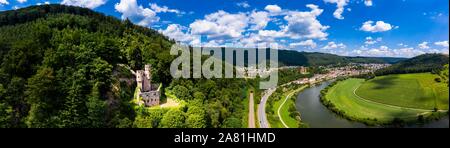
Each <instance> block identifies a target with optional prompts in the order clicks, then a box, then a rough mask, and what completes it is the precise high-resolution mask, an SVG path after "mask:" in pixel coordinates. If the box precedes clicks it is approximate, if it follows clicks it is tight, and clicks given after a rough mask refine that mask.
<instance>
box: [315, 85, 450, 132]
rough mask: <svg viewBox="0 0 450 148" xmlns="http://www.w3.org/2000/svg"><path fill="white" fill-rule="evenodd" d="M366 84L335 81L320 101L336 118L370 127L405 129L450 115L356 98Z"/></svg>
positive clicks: (324, 92) (322, 93) (323, 92)
mask: <svg viewBox="0 0 450 148" xmlns="http://www.w3.org/2000/svg"><path fill="white" fill-rule="evenodd" d="M363 83H364V80H363V79H346V80H342V81H336V82H334V83H332V84H331V85H329V86H328V87H327V88H325V89H323V90H322V91H321V95H320V100H321V102H322V104H323V105H325V106H326V107H327V108H328V109H329V110H331V111H332V112H334V113H335V114H337V115H339V116H341V117H343V118H346V119H347V120H350V121H357V122H361V123H364V124H366V125H371V126H374V125H382V126H405V125H407V124H415V123H426V122H429V121H432V120H437V119H439V118H441V117H443V116H446V115H448V111H432V110H422V109H412V108H407V107H400V106H392V105H385V104H380V103H373V102H371V101H367V100H365V99H363V98H360V97H359V96H357V95H356V94H355V90H356V89H357V88H359V87H360V86H361V85H362V84H363Z"/></svg>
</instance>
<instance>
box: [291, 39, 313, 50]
mask: <svg viewBox="0 0 450 148" xmlns="http://www.w3.org/2000/svg"><path fill="white" fill-rule="evenodd" d="M289 46H291V47H296V46H306V47H309V48H316V47H317V44H316V42H314V41H313V40H306V41H301V42H298V43H291V44H289Z"/></svg>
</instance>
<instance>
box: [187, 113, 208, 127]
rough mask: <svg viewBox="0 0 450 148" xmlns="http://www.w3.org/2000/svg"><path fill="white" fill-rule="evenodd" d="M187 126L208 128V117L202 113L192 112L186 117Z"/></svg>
mask: <svg viewBox="0 0 450 148" xmlns="http://www.w3.org/2000/svg"><path fill="white" fill-rule="evenodd" d="M186 126H187V127H188V128H206V119H205V117H204V116H202V115H198V114H191V115H189V116H188V118H187V119H186Z"/></svg>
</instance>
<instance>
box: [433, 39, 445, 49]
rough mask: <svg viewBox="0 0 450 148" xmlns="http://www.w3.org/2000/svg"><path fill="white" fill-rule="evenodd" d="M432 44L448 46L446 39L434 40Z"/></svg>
mask: <svg viewBox="0 0 450 148" xmlns="http://www.w3.org/2000/svg"><path fill="white" fill-rule="evenodd" d="M434 45H437V46H442V47H445V48H448V41H440V42H434Z"/></svg>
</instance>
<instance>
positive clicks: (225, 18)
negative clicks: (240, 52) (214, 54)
mask: <svg viewBox="0 0 450 148" xmlns="http://www.w3.org/2000/svg"><path fill="white" fill-rule="evenodd" d="M46 2H47V3H63V4H68V5H77V6H82V7H88V8H91V9H94V10H96V11H100V12H103V13H105V14H107V15H112V16H115V17H117V18H119V19H123V18H130V19H131V20H132V21H133V22H134V23H136V24H139V25H142V26H146V27H150V28H153V29H156V30H159V31H160V32H162V33H164V34H165V35H167V36H169V37H171V38H174V39H176V40H178V41H180V42H182V43H185V44H192V45H199V46H200V45H201V46H239V47H255V46H264V45H267V43H271V44H276V45H278V47H279V48H283V49H291V50H298V51H311V52H312V51H317V52H327V53H334V54H339V55H348V56H391V57H412V56H416V55H419V54H423V53H435V52H438V53H447V54H448V50H449V47H448V38H449V37H448V36H449V19H448V18H449V7H448V6H449V1H448V0H264V1H263V0H48V1H45V0H0V11H4V10H11V9H17V8H21V7H26V6H30V5H36V4H45V3H46Z"/></svg>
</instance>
